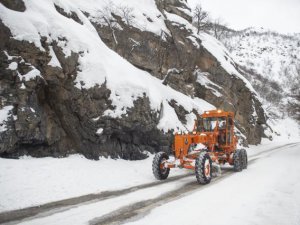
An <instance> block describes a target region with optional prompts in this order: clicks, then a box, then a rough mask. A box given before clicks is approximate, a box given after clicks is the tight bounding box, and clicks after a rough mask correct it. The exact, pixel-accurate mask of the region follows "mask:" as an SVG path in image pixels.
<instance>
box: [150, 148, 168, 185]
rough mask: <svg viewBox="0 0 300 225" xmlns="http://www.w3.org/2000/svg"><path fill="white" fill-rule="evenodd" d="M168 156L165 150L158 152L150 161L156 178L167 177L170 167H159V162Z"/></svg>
mask: <svg viewBox="0 0 300 225" xmlns="http://www.w3.org/2000/svg"><path fill="white" fill-rule="evenodd" d="M168 159H169V156H168V155H167V153H165V152H158V153H157V154H156V155H155V156H154V159H153V162H152V172H153V175H154V177H155V178H156V179H157V180H165V179H167V178H168V176H169V173H170V168H161V163H162V162H163V161H164V160H168Z"/></svg>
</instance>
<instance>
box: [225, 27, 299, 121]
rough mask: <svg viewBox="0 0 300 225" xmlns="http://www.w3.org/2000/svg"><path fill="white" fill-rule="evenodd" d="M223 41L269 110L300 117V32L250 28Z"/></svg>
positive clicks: (228, 36)
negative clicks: (291, 32) (293, 33)
mask: <svg viewBox="0 0 300 225" xmlns="http://www.w3.org/2000/svg"><path fill="white" fill-rule="evenodd" d="M222 42H223V43H224V44H225V46H226V47H227V48H228V49H229V51H230V52H231V54H232V56H233V58H234V59H235V61H236V62H237V63H238V64H239V65H240V68H241V69H242V70H244V72H245V73H246V74H247V78H248V79H249V80H250V82H251V83H252V85H253V86H254V87H255V89H256V90H257V91H258V92H259V94H260V96H261V97H262V98H263V102H264V105H265V108H266V109H268V111H269V113H271V114H273V115H277V116H279V117H285V116H286V114H287V115H288V116H290V117H293V118H295V119H298V120H299V118H300V117H299V114H300V112H299V95H300V92H299V87H300V58H299V55H300V38H299V35H282V34H279V33H276V32H271V31H268V30H266V29H263V28H261V29H254V28H249V29H245V30H242V31H237V32H230V33H228V35H227V36H226V37H224V39H223V40H222ZM297 96H298V97H297Z"/></svg>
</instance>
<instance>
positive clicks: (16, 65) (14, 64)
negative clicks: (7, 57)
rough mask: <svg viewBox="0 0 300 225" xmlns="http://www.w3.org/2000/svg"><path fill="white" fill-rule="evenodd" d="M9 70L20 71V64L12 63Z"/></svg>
mask: <svg viewBox="0 0 300 225" xmlns="http://www.w3.org/2000/svg"><path fill="white" fill-rule="evenodd" d="M8 69H10V70H16V69H18V63H16V62H11V63H10V64H9V65H8Z"/></svg>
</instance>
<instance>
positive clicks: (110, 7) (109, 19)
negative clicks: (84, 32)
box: [97, 1, 118, 44]
mask: <svg viewBox="0 0 300 225" xmlns="http://www.w3.org/2000/svg"><path fill="white" fill-rule="evenodd" d="M114 15H116V7H115V5H114V3H113V2H112V1H108V2H106V4H105V6H104V7H103V8H102V9H100V10H98V12H97V17H98V19H99V20H100V23H101V24H103V25H104V26H107V27H109V28H110V29H111V31H112V36H113V38H114V41H115V43H116V44H118V41H117V38H116V35H115V29H116V28H117V26H118V23H117V21H116V19H115V17H114Z"/></svg>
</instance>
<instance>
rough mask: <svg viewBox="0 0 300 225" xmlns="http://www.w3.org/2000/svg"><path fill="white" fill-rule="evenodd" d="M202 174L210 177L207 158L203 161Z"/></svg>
mask: <svg viewBox="0 0 300 225" xmlns="http://www.w3.org/2000/svg"><path fill="white" fill-rule="evenodd" d="M204 175H205V177H207V178H209V177H210V162H209V159H206V160H205V163H204Z"/></svg>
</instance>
